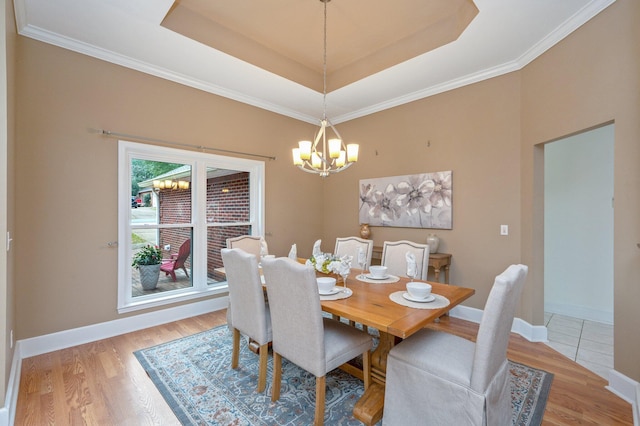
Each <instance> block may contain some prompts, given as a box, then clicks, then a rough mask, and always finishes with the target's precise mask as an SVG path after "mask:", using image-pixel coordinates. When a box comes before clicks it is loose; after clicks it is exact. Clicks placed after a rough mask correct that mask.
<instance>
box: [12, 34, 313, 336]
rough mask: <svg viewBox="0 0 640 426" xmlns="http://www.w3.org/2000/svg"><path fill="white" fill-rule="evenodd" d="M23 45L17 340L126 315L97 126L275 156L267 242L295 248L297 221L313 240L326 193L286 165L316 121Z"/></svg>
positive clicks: (110, 183)
mask: <svg viewBox="0 0 640 426" xmlns="http://www.w3.org/2000/svg"><path fill="white" fill-rule="evenodd" d="M18 51H19V58H18V75H19V81H18V87H17V92H18V93H19V98H18V105H17V107H18V114H17V136H18V140H19V143H18V144H17V147H16V164H17V171H16V185H17V194H19V199H18V202H17V206H16V208H17V210H18V213H17V229H16V243H15V248H16V259H17V264H16V269H17V277H16V278H17V282H18V283H19V286H18V289H17V308H18V309H17V335H18V338H20V339H25V338H29V337H33V336H38V335H43V334H47V333H52V332H56V331H60V330H66V329H71V328H75V327H80V326H84V325H88V324H95V323H100V322H104V321H109V320H113V319H116V318H119V315H118V314H117V312H116V299H117V298H116V289H117V285H116V282H117V281H116V279H117V278H116V274H117V253H116V250H115V249H113V248H108V247H107V242H109V241H115V240H116V239H117V204H116V203H117V185H116V182H117V141H116V140H114V139H107V138H104V137H101V136H99V135H97V134H95V133H91V132H89V131H88V130H87V129H89V128H98V129H108V130H111V131H115V132H121V133H127V134H134V135H142V136H146V137H151V138H159V139H163V140H169V141H178V142H181V143H190V144H196V145H202V146H207V147H217V148H223V149H233V150H237V151H248V152H253V153H258V154H265V155H275V156H276V157H277V159H276V160H275V161H267V162H266V181H267V185H266V196H267V199H268V200H269V203H268V204H267V209H266V220H267V225H266V231H267V232H268V233H269V234H270V237H269V243H270V247H271V249H272V250H273V251H274V252H276V253H286V252H285V250H288V245H289V244H291V242H292V241H291V240H292V238H291V236H290V235H291V230H292V229H293V230H296V229H300V230H301V231H300V232H298V233H297V234H298V235H297V236H299V238H300V241H301V242H303V243H304V242H306V243H308V244H309V245H310V244H312V240H311V236H310V235H312V234H313V233H314V232H313V227H311V226H308V225H310V224H311V223H320V222H321V218H322V208H321V201H322V200H321V199H319V198H310V197H309V199H308V200H305V197H306V196H307V195H309V194H317V193H320V192H321V189H322V182H321V181H320V180H318V179H314V177H313V176H309V177H306V176H301V175H300V172H299V171H297V170H296V169H294V168H293V167H290V165H289V164H290V156H291V154H290V152H291V151H290V143H291V141H295V140H297V139H298V138H299V135H300V134H308V133H310V132H312V131H313V126H311V125H310V124H307V123H301V122H298V121H296V120H293V119H290V118H286V117H283V116H280V115H276V114H274V113H270V112H267V111H264V110H260V109H257V108H254V107H251V106H247V105H244V104H241V103H238V102H234V101H231V100H228V99H225V98H221V97H217V96H213V95H211V94H207V93H204V92H201V91H198V90H195V89H191V88H188V87H185V86H181V85H179V84H174V83H170V82H167V81H164V80H162V79H158V78H154V77H150V76H148V75H145V74H142V73H139V72H135V71H132V70H129V69H125V68H122V67H119V66H116V65H112V64H109V63H106V62H103V61H99V60H96V59H93V58H90V57H87V56H83V55H79V54H76V53H72V52H70V51H67V50H63V49H59V48H56V47H53V46H50V45H47V44H44V43H40V42H37V41H34V40H31V39H28V38H24V37H20V39H19V49H18ZM292 182H295V183H297V185H295V186H293V187H291V186H290V184H291V183H292ZM282 206H296V207H295V209H294V208H282Z"/></svg>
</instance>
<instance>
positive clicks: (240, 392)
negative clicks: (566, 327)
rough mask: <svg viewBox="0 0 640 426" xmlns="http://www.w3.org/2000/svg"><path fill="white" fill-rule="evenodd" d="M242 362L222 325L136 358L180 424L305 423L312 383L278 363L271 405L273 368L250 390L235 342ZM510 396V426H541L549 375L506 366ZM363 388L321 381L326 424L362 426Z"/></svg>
mask: <svg viewBox="0 0 640 426" xmlns="http://www.w3.org/2000/svg"><path fill="white" fill-rule="evenodd" d="M241 342H242V343H241V346H240V363H239V367H238V369H236V370H232V369H231V368H230V365H231V346H232V334H231V332H230V331H229V329H228V327H227V326H226V325H225V326H220V327H216V328H213V329H211V330H209V331H205V332H202V333H198V334H195V335H193V336H188V337H184V338H181V339H177V340H174V341H171V342H168V343H164V344H161V345H158V346H154V347H151V348H147V349H142V350H139V351H136V352H135V356H136V358H137V359H138V361H140V364H142V367H143V368H144V369H145V371H146V372H147V374H148V375H149V377H150V378H151V380H152V381H153V383H154V384H155V386H156V387H157V388H158V390H159V391H160V393H161V394H162V396H163V397H164V399H165V400H166V401H167V403H168V404H169V406H170V407H171V409H172V410H173V412H174V413H175V415H176V416H177V418H178V420H179V421H180V423H182V424H183V425H247V426H254V425H310V424H313V416H314V407H315V377H314V376H313V375H311V374H309V373H307V372H306V371H304V370H302V369H300V368H298V367H297V366H295V365H294V364H292V363H290V362H288V361H287V360H286V359H283V363H282V388H281V393H280V399H279V400H278V401H277V402H275V403H272V402H271V378H272V362H271V359H270V360H269V368H268V372H267V389H266V391H265V392H263V393H257V392H256V386H257V382H258V356H257V355H256V354H254V353H253V352H251V351H250V350H249V348H248V347H247V344H246V342H245V340H244V339H242V340H241ZM510 371H511V377H512V381H513V384H514V390H513V392H512V395H511V400H512V404H513V410H514V411H513V419H512V424H513V425H518V426H520V425H539V424H540V423H541V422H542V416H543V414H544V408H545V405H546V401H547V396H548V393H549V388H550V386H551V381H552V379H553V375H552V374H550V373H547V372H545V371H542V370H537V369H535V368H531V367H528V366H526V365H522V364H517V363H514V362H511V361H510ZM363 392H364V389H363V386H362V382H361V381H360V380H358V379H356V378H354V377H352V376H351V375H349V374H347V373H345V372H343V371H341V370H334V371H332V372H330V373H329V374H328V375H327V377H326V409H325V424H327V425H360V424H361V423H360V422H359V421H358V420H356V419H355V418H354V417H353V414H352V412H353V406H354V404H355V402H356V401H357V400H358V399H359V398H360V396H361V395H362V393H363Z"/></svg>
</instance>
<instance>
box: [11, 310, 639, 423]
mask: <svg viewBox="0 0 640 426" xmlns="http://www.w3.org/2000/svg"><path fill="white" fill-rule="evenodd" d="M225 316H226V312H225V311H224V310H223V311H218V312H214V313H210V314H206V315H200V316H197V317H193V318H189V319H185V320H180V321H176V322H172V323H169V324H165V325H160V326H157V327H152V328H149V329H146V330H141V331H137V332H133V333H128V334H123V335H121V336H117V337H113V338H109V339H105V340H99V341H97V342H93V343H88V344H84V345H80V346H75V347H72V348H68V349H63V350H60V351H55V352H51V353H48V354H43V355H38V356H35V357H32V358H26V359H24V360H23V361H22V374H21V378H20V392H19V395H18V403H17V407H16V415H15V424H16V425H21V426H22V425H38V426H40V425H83V424H87V425H174V424H179V423H178V421H177V420H176V417H175V416H174V415H173V413H172V411H171V409H170V408H169V407H168V406H167V404H166V403H165V402H164V400H163V399H162V396H161V395H160V393H159V392H158V390H157V389H156V388H155V386H154V385H153V383H151V380H150V379H149V378H148V377H147V375H146V373H145V372H144V370H143V369H142V367H141V366H140V364H139V363H138V361H137V360H136V358H135V357H134V355H133V352H134V351H136V350H138V349H143V348H146V347H149V346H153V345H157V344H159V343H163V342H167V341H170V340H173V339H177V338H180V337H183V336H188V335H191V334H194V333H198V332H200V331H204V330H207V329H209V328H212V327H215V326H218V325H221V324H225V323H226V317H225ZM433 328H436V329H440V330H444V331H448V332H451V333H455V334H458V335H461V336H464V337H467V338H470V339H474V338H475V335H476V333H477V330H478V326H477V324H474V323H470V322H467V321H463V320H459V319H456V318H450V317H445V318H442V320H441V321H440V323H438V324H433ZM508 357H509V359H511V360H513V361H515V362H520V363H523V364H527V365H530V366H532V367H536V368H541V369H543V370H546V371H548V372H551V373H553V374H554V375H555V376H554V379H553V384H552V386H551V392H550V395H549V400H548V402H547V406H546V411H545V415H544V419H543V424H544V425H576V424H581V425H629V426H632V425H633V418H632V413H631V405H630V404H628V403H626V402H625V401H623V400H622V399H620V398H618V397H617V396H615V395H614V394H612V393H611V392H609V391H608V390H606V389H605V388H604V387H605V385H606V384H607V383H606V381H605V380H604V379H602V378H601V377H599V376H598V375H596V374H594V373H592V372H590V371H589V370H587V369H586V368H584V367H582V366H580V365H579V364H577V363H575V362H573V361H571V360H569V359H568V358H566V357H564V356H563V355H561V354H560V353H558V352H556V351H555V350H553V349H551V348H550V347H548V346H547V345H545V344H543V343H531V342H528V341H527V340H526V339H524V338H522V337H520V336H518V335H515V334H512V335H511V339H510V341H509V352H508Z"/></svg>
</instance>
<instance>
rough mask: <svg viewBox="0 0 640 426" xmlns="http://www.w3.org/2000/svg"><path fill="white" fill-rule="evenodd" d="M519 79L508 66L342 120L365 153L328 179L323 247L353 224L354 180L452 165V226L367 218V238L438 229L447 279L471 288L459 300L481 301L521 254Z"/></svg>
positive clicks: (421, 236)
mask: <svg viewBox="0 0 640 426" xmlns="http://www.w3.org/2000/svg"><path fill="white" fill-rule="evenodd" d="M519 88H520V78H519V75H518V74H517V73H512V74H510V75H506V76H504V77H501V78H499V79H492V80H488V81H485V82H482V83H479V84H475V85H473V86H469V87H466V88H463V89H459V90H454V91H452V92H448V93H445V94H442V95H438V96H433V97H431V98H428V99H424V100H421V101H418V102H413V103H411V104H407V105H404V106H400V107H397V108H393V109H391V110H388V111H384V112H380V113H378V114H374V115H371V116H369V117H364V118H361V119H359V120H355V121H353V122H350V123H344V124H341V125H340V126H339V130H340V133H341V134H342V136H343V137H344V138H345V139H347V140H349V139H350V138H351V137H352V136H353V135H355V139H357V141H358V142H360V144H361V150H362V155H361V159H360V161H359V163H358V164H356V165H354V166H353V167H351V168H350V169H349V170H348V171H346V172H344V173H341V174H338V175H336V176H331V177H330V178H329V179H327V181H326V187H325V216H324V217H325V222H324V228H325V233H324V236H325V239H326V241H327V244H323V248H324V249H325V250H328V251H331V250H333V247H332V246H331V241H332V240H333V241H335V237H338V236H347V235H353V234H356V233H357V231H358V215H357V211H358V206H359V204H358V181H359V179H367V178H375V177H384V176H397V175H407V174H413V173H423V172H435V171H444V170H451V171H452V172H453V229H452V230H432V229H415V228H384V227H371V230H372V236H371V238H372V239H373V240H374V242H375V244H376V245H382V243H383V242H384V241H385V240H392V241H393V240H402V239H406V240H411V241H417V242H420V243H426V238H427V234H429V233H431V232H434V233H436V234H437V235H438V236H439V237H440V247H439V249H438V250H439V251H441V252H445V253H452V254H453V258H452V266H451V281H452V282H454V283H456V284H458V285H462V286H466V287H473V288H475V289H476V295H475V296H473V297H472V298H471V299H470V300H469V301H468V302H466V304H467V305H468V306H473V307H476V308H483V307H484V302H485V300H486V298H487V295H488V292H489V290H490V288H491V284H493V278H495V276H496V275H497V274H499V273H500V272H502V271H503V270H504V269H506V267H507V266H509V264H511V263H514V262H519V260H520V256H519V247H520V236H519V234H520V231H519V222H520V165H519V157H520V143H519V140H520V125H519V122H520V103H519V102H520V100H519ZM428 144H430V146H428ZM500 224H507V225H509V230H510V234H509V236H506V237H504V236H500V235H499V229H500Z"/></svg>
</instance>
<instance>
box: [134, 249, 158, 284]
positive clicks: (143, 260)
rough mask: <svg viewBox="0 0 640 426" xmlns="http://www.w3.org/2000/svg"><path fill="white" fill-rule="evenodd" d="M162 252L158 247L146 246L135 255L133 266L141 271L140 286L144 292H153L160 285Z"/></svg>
mask: <svg viewBox="0 0 640 426" xmlns="http://www.w3.org/2000/svg"><path fill="white" fill-rule="evenodd" d="M161 263H162V251H161V250H160V247H158V246H152V245H149V244H148V245H146V246H144V247H142V248H141V249H140V251H138V252H137V253H136V254H134V255H133V262H132V263H131V266H133V267H135V268H138V271H140V284H141V285H142V288H143V289H144V290H153V289H154V288H156V285H158V278H159V277H160V264H161Z"/></svg>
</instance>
